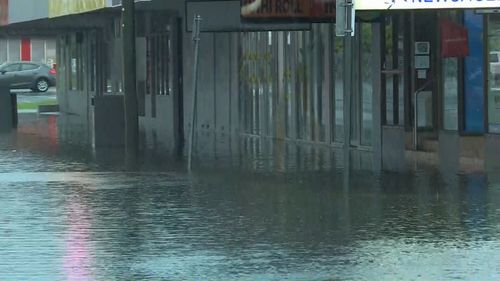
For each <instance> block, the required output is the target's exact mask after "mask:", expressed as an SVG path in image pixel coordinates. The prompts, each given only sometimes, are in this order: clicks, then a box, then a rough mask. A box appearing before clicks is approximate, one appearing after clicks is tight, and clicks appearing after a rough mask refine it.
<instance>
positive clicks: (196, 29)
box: [188, 15, 201, 171]
mask: <svg viewBox="0 0 500 281" xmlns="http://www.w3.org/2000/svg"><path fill="white" fill-rule="evenodd" d="M200 24H201V16H200V15H196V16H195V17H194V20H193V42H194V67H193V93H192V96H191V98H192V103H191V131H190V134H189V150H188V171H191V167H192V158H193V146H194V134H195V128H196V102H197V95H198V58H199V47H200Z"/></svg>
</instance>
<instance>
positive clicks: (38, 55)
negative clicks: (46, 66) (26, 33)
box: [31, 39, 46, 63]
mask: <svg viewBox="0 0 500 281" xmlns="http://www.w3.org/2000/svg"><path fill="white" fill-rule="evenodd" d="M31 60H32V61H34V62H43V63H46V59H45V40H40V39H39V40H36V39H32V40H31Z"/></svg>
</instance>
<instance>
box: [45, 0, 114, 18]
mask: <svg viewBox="0 0 500 281" xmlns="http://www.w3.org/2000/svg"><path fill="white" fill-rule="evenodd" d="M106 3H107V0H49V17H51V18H55V17H60V16H65V15H71V14H79V13H85V12H89V11H94V10H98V9H102V8H105V7H106Z"/></svg>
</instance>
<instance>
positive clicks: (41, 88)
mask: <svg viewBox="0 0 500 281" xmlns="http://www.w3.org/2000/svg"><path fill="white" fill-rule="evenodd" d="M35 89H36V91H37V92H42V93H44V92H47V91H48V90H49V81H47V79H44V78H40V79H38V80H37V81H36V87H35Z"/></svg>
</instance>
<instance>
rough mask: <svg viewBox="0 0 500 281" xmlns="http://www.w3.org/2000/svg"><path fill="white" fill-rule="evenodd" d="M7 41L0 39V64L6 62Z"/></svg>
mask: <svg viewBox="0 0 500 281" xmlns="http://www.w3.org/2000/svg"><path fill="white" fill-rule="evenodd" d="M7 55H8V54H7V39H0V63H4V62H6V61H7Z"/></svg>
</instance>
